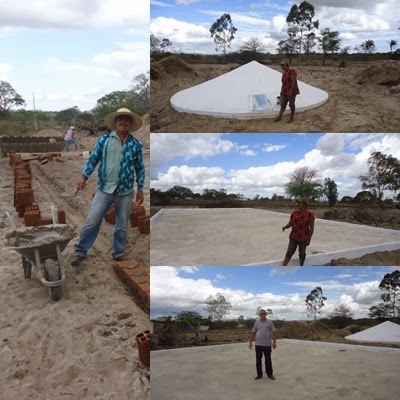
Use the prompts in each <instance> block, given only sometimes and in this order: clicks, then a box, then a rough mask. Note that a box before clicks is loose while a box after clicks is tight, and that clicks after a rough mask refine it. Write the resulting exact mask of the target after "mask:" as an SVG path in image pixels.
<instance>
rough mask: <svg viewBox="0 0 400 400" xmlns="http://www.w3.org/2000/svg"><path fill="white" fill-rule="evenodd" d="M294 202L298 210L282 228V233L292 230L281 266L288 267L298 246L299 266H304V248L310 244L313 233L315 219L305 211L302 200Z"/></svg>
mask: <svg viewBox="0 0 400 400" xmlns="http://www.w3.org/2000/svg"><path fill="white" fill-rule="evenodd" d="M296 202H297V206H298V210H296V211H293V212H292V214H291V216H290V221H289V223H288V224H287V225H285V226H283V227H282V232H284V231H285V229H287V228H290V227H291V228H292V231H291V232H290V236H289V246H288V249H287V252H286V256H285V259H284V261H283V266H286V265H288V263H289V261H290V259H291V258H292V256H293V254H294V253H295V251H296V249H297V246H299V258H300V265H301V266H302V265H304V261H305V259H306V247H307V246H308V245H309V244H310V242H311V238H312V235H313V233H314V219H315V218H314V215H313V213H312V212H311V211H309V210H307V202H306V201H305V200H304V199H298V200H296Z"/></svg>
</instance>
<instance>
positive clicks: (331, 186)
mask: <svg viewBox="0 0 400 400" xmlns="http://www.w3.org/2000/svg"><path fill="white" fill-rule="evenodd" d="M324 195H325V196H326V197H327V198H328V202H329V207H333V206H334V205H335V204H336V203H337V199H338V191H337V185H336V182H335V181H334V180H333V179H330V178H325V183H324Z"/></svg>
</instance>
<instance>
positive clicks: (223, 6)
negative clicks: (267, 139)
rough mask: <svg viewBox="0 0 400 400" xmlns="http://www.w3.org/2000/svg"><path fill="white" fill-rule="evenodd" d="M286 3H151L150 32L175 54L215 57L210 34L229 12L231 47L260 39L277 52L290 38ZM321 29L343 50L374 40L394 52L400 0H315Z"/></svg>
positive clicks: (381, 48)
mask: <svg viewBox="0 0 400 400" xmlns="http://www.w3.org/2000/svg"><path fill="white" fill-rule="evenodd" d="M300 3H301V1H300V0H299V1H297V2H295V1H287V0H266V1H263V0H259V1H257V0H253V1H247V0H233V1H232V0H151V26H150V27H151V32H152V33H153V34H154V35H155V36H156V37H158V38H161V39H162V38H164V37H167V38H169V39H170V41H171V42H172V43H173V47H172V50H173V51H182V52H190V53H215V50H214V43H213V41H212V39H211V37H210V32H209V29H210V27H211V25H212V24H213V22H215V21H216V20H217V19H218V18H219V17H221V15H222V14H224V13H230V15H231V18H232V21H233V24H234V26H235V27H236V28H237V29H238V30H237V32H236V38H235V39H234V40H233V43H232V50H237V49H238V48H239V47H240V46H241V44H242V43H243V42H244V41H246V40H248V39H249V38H250V37H258V38H259V39H261V40H262V42H263V44H264V45H265V47H266V51H268V52H270V53H276V47H277V44H278V42H279V41H280V40H284V39H286V38H287V34H286V30H287V25H286V17H287V15H288V13H289V11H290V8H291V6H292V5H293V4H300ZM311 3H312V4H313V5H314V7H315V12H316V18H317V19H318V20H319V22H320V29H321V28H331V29H332V30H335V31H338V32H339V33H340V37H341V39H342V40H343V42H342V47H344V46H351V50H353V48H354V46H355V45H359V44H360V43H362V42H363V41H365V40H366V39H372V40H374V41H375V45H376V48H377V50H378V51H383V52H387V51H389V45H388V44H387V43H386V41H390V40H392V39H395V40H399V39H400V31H399V30H398V28H399V27H400V7H399V3H398V0H312V1H311Z"/></svg>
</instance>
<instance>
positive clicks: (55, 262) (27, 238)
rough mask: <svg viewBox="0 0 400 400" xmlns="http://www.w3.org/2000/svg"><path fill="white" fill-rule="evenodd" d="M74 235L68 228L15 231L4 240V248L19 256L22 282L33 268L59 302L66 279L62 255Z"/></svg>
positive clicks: (33, 228)
mask: <svg viewBox="0 0 400 400" xmlns="http://www.w3.org/2000/svg"><path fill="white" fill-rule="evenodd" d="M73 237H75V231H74V229H73V228H72V227H71V226H70V225H64V224H53V225H43V226H36V227H23V228H17V229H14V230H13V231H12V232H10V233H8V234H7V235H6V237H5V244H6V246H7V247H9V248H10V249H12V250H15V251H16V252H17V253H19V254H20V255H21V256H22V266H23V268H24V276H25V279H30V278H31V274H32V267H34V269H35V271H36V274H37V277H38V279H39V280H40V281H41V282H42V283H43V285H44V286H46V287H47V290H48V294H49V297H50V298H51V299H52V300H53V301H57V300H59V299H60V298H61V294H62V291H61V285H62V283H63V282H64V279H65V273H64V260H63V256H62V254H61V253H62V252H63V251H64V250H65V248H66V247H67V245H68V243H69V242H70V240H71V239H72V238H73Z"/></svg>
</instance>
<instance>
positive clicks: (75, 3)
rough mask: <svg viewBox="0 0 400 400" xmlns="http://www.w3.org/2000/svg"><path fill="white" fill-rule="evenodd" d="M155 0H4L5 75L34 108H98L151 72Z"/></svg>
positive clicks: (0, 0)
mask: <svg viewBox="0 0 400 400" xmlns="http://www.w3.org/2000/svg"><path fill="white" fill-rule="evenodd" d="M149 4H150V3H149V1H148V0H142V1H132V0H90V1H79V0H42V1H26V0H13V1H8V0H0V43H1V44H0V80H3V81H7V82H9V83H10V84H11V85H12V86H13V88H14V89H15V90H16V91H17V92H18V93H19V94H21V95H22V97H23V98H24V99H25V100H26V102H27V106H26V108H27V109H32V92H34V93H35V98H36V108H38V109H42V110H47V111H50V110H60V109H65V108H68V107H73V106H78V107H79V108H80V109H81V110H90V109H92V108H93V107H94V106H95V105H96V101H97V99H99V98H100V97H102V96H104V95H105V94H107V93H110V92H112V91H114V90H125V89H128V87H129V86H130V84H131V83H132V80H133V78H134V76H136V75H138V74H140V73H145V72H147V71H148V69H149V21H150V15H149V11H150V5H149Z"/></svg>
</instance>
